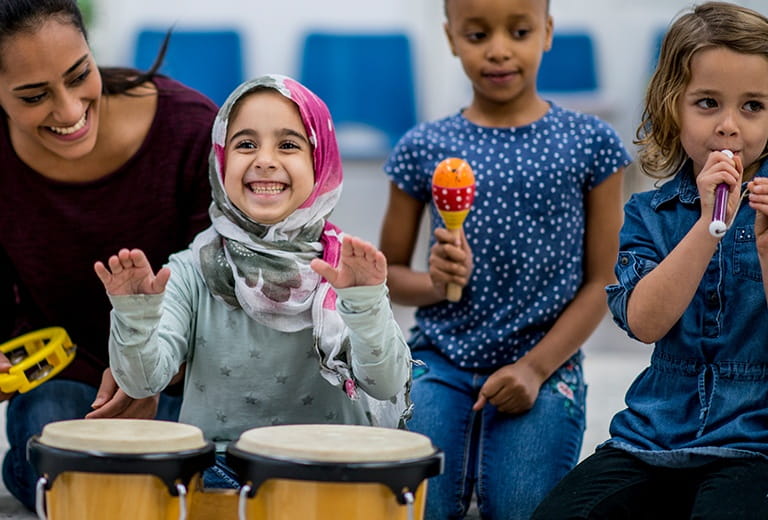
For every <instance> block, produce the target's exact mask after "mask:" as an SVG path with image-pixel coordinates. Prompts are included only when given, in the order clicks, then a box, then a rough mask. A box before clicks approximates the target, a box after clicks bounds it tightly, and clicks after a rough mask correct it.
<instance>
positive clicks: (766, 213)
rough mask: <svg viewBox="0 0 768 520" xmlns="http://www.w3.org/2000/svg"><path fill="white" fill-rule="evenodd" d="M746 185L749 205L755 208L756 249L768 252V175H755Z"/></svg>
mask: <svg viewBox="0 0 768 520" xmlns="http://www.w3.org/2000/svg"><path fill="white" fill-rule="evenodd" d="M747 187H748V188H749V207H750V208H752V209H754V210H755V240H756V242H757V250H758V252H761V253H763V252H764V253H768V177H755V178H754V179H753V180H752V181H751V182H750V183H749V184H748V185H747Z"/></svg>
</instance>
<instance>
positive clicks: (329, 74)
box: [300, 32, 417, 158]
mask: <svg viewBox="0 0 768 520" xmlns="http://www.w3.org/2000/svg"><path fill="white" fill-rule="evenodd" d="M300 61H301V72H300V80H301V82H302V83H303V84H304V85H306V86H307V87H308V88H310V89H311V90H312V91H313V92H315V93H316V94H317V95H318V96H320V97H321V98H322V99H323V101H325V102H326V104H327V105H328V108H329V109H330V111H331V115H332V116H333V120H334V123H335V125H336V128H337V130H338V131H339V137H340V138H339V146H340V150H341V153H342V155H344V156H347V157H355V156H357V157H359V158H366V157H379V156H385V155H386V154H387V153H389V151H390V150H391V149H392V147H393V146H394V145H395V143H396V142H397V140H398V139H399V138H400V137H401V136H402V135H403V134H404V133H405V132H406V131H407V130H408V129H409V128H411V127H412V126H414V125H415V124H416V121H417V116H416V100H415V89H414V79H413V70H412V55H411V43H410V40H409V38H408V37H407V35H405V34H402V33H371V34H367V33H331V32H310V33H309V34H307V35H306V36H305V38H304V41H303V48H302V50H301V60H300ZM345 128H349V129H350V132H355V133H357V134H358V135H359V134H360V133H365V131H374V132H376V133H377V134H379V135H378V136H377V138H376V139H374V140H369V141H368V142H364V143H360V142H358V144H359V146H355V145H354V142H355V139H350V140H349V141H350V142H351V143H350V142H345V140H344V139H343V137H344V136H343V131H344V129H345ZM348 136H349V137H352V136H351V135H348Z"/></svg>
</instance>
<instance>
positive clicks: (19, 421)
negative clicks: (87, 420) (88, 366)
mask: <svg viewBox="0 0 768 520" xmlns="http://www.w3.org/2000/svg"><path fill="white" fill-rule="evenodd" d="M96 391H97V388H96V387H93V386H91V385H88V384H85V383H80V382H77V381H68V380H65V379H51V380H50V381H47V382H45V383H44V384H42V385H40V386H38V387H37V388H35V389H33V390H31V391H29V392H27V393H25V394H16V395H15V396H13V398H12V399H11V400H10V401H9V402H8V408H7V410H6V417H5V427H6V433H7V436H8V444H9V445H10V448H9V449H8V452H7V453H6V454H5V459H4V460H3V482H4V483H5V487H6V488H8V491H9V492H10V493H11V494H12V495H13V496H14V497H16V498H17V499H18V500H19V501H20V502H21V503H22V504H24V505H25V506H26V507H27V508H28V509H29V510H30V511H34V509H35V483H36V482H37V479H38V475H37V473H36V472H35V470H34V469H33V468H32V465H31V464H29V462H27V441H28V440H29V438H30V437H32V436H33V435H38V434H40V433H41V432H42V430H43V426H45V425H46V424H48V423H50V422H54V421H64V420H70V419H82V418H83V417H85V415H86V414H88V413H89V412H91V411H92V408H91V403H92V402H93V401H94V400H95V399H96ZM180 406H181V397H172V396H168V395H165V394H163V395H161V396H160V403H159V405H158V410H157V416H156V418H157V419H159V420H169V421H176V420H178V417H179V408H180Z"/></svg>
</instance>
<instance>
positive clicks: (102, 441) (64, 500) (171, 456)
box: [27, 419, 215, 520]
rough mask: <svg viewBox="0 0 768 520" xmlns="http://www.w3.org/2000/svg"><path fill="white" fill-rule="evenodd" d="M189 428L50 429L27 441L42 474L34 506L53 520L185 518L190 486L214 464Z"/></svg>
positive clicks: (100, 423)
mask: <svg viewBox="0 0 768 520" xmlns="http://www.w3.org/2000/svg"><path fill="white" fill-rule="evenodd" d="M214 450H215V447H214V445H213V443H211V442H206V441H205V440H204V438H203V434H202V431H201V430H200V429H199V428H197V427H195V426H192V425H189V424H181V423H175V422H170V421H152V420H142V419H78V420H72V421H60V422H53V423H50V424H47V425H46V426H45V427H44V428H43V432H42V434H41V435H36V436H34V437H32V438H31V439H30V440H29V442H28V444H27V456H28V458H29V461H30V463H31V464H32V466H33V467H34V468H35V470H36V471H37V473H38V475H41V477H40V479H39V480H38V482H37V496H36V508H37V515H38V517H39V518H41V519H45V518H46V516H45V515H46V511H45V509H46V506H47V515H48V518H49V519H51V520H74V519H77V520H95V519H99V520H104V519H107V518H108V519H109V520H123V519H126V520H136V519H142V520H176V519H180V520H183V519H185V518H186V516H187V499H186V495H187V489H188V488H189V487H190V483H191V485H192V488H193V489H194V488H195V487H196V486H198V485H200V484H199V481H200V478H199V474H200V473H201V472H202V471H203V470H204V469H205V468H207V467H208V466H211V465H213V464H214V462H215V454H214Z"/></svg>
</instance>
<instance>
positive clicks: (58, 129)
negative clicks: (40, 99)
mask: <svg viewBox="0 0 768 520" xmlns="http://www.w3.org/2000/svg"><path fill="white" fill-rule="evenodd" d="M85 116H86V114H83V117H81V118H80V121H78V122H77V123H75V124H74V125H72V126H49V127H48V128H49V129H50V130H51V131H52V132H54V133H57V134H59V135H69V134H74V133H75V132H77V131H78V130H80V129H81V128H83V127H84V126H85Z"/></svg>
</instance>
